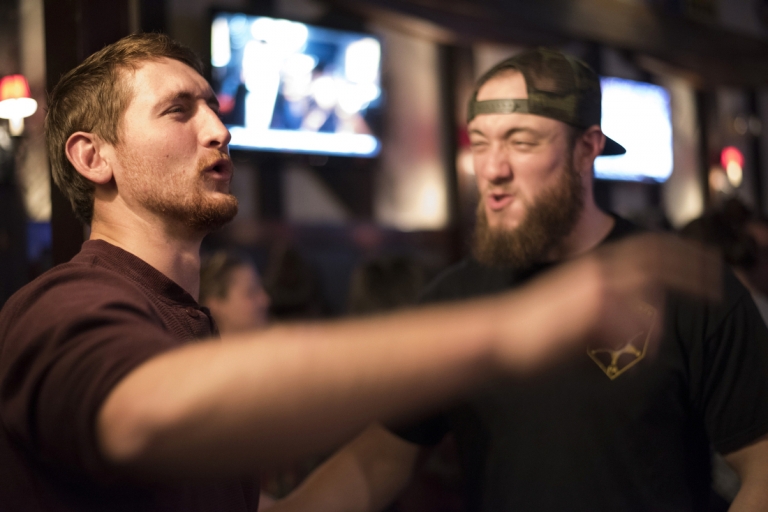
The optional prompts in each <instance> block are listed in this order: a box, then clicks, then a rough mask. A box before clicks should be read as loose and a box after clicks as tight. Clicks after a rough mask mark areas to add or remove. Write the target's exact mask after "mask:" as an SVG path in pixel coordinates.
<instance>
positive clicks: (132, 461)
mask: <svg viewBox="0 0 768 512" xmlns="http://www.w3.org/2000/svg"><path fill="white" fill-rule="evenodd" d="M170 417H171V413H170V412H169V409H166V410H165V411H163V408H161V407H152V405H151V404H150V403H148V400H147V399H146V397H143V398H142V397H140V396H133V397H130V396H125V394H124V393H121V392H120V390H119V388H118V389H117V390H116V391H115V392H113V393H112V394H111V395H110V396H109V397H107V400H105V402H104V404H103V405H102V407H101V410H100V411H99V413H98V416H97V419H96V435H97V441H98V446H99V450H100V452H101V456H102V458H103V459H104V460H105V461H106V462H107V463H109V464H111V465H114V466H116V467H118V468H120V467H122V468H131V467H141V466H142V463H144V462H147V461H149V460H150V458H151V456H152V454H153V453H154V452H155V448H156V446H157V443H158V439H160V438H162V437H163V435H164V434H163V433H164V432H167V431H168V430H169V429H170V426H171V424H172V421H171V419H170Z"/></svg>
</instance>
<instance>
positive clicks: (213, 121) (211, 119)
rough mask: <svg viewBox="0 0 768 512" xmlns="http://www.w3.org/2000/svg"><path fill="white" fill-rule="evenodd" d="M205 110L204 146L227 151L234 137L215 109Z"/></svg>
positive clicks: (207, 108)
mask: <svg viewBox="0 0 768 512" xmlns="http://www.w3.org/2000/svg"><path fill="white" fill-rule="evenodd" d="M204 110H205V116H204V120H203V123H204V130H203V133H202V136H203V141H202V142H203V145H204V146H206V147H211V148H218V149H222V150H226V149H227V146H228V145H229V141H230V140H231V139H232V135H231V134H230V133H229V130H228V129H227V127H226V126H224V123H222V122H221V119H220V118H219V116H218V114H217V113H216V112H215V111H214V110H213V109H211V108H209V107H206V108H205V109H204Z"/></svg>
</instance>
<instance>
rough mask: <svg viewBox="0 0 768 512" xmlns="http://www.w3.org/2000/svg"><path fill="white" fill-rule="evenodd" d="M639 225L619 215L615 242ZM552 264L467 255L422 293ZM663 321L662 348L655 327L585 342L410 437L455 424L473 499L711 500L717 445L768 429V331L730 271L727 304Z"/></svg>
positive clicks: (491, 507)
mask: <svg viewBox="0 0 768 512" xmlns="http://www.w3.org/2000/svg"><path fill="white" fill-rule="evenodd" d="M634 231H637V228H636V227H635V226H633V225H632V224H630V223H629V222H627V221H624V220H622V219H618V218H617V219H616V225H615V227H614V229H613V230H612V232H611V233H610V235H609V236H608V237H607V238H606V241H613V240H616V239H618V238H621V237H623V236H626V235H627V234H630V233H632V232H634ZM544 269H545V267H544V266H542V267H539V268H537V269H533V270H531V271H528V272H526V273H516V272H515V271H513V270H509V269H500V268H489V267H485V266H482V265H480V264H479V263H477V262H475V261H472V260H467V261H465V262H463V263H461V264H459V265H457V266H456V267H454V268H453V269H451V270H449V271H447V272H446V273H445V274H444V275H442V276H441V277H440V278H438V279H437V281H436V282H435V283H433V284H432V285H431V286H430V287H429V288H428V289H427V291H426V293H425V295H424V297H423V301H424V302H439V301H446V300H454V299H464V298H468V297H473V296H479V295H487V294H492V293H495V292H501V291H503V290H507V289H509V288H512V287H514V286H517V285H519V284H521V283H522V282H524V281H526V280H528V279H530V278H531V277H533V276H534V275H536V274H537V273H539V272H540V271H542V270H544ZM654 314H655V313H654V312H653V311H652V310H649V325H650V323H652V322H654V321H658V319H659V317H658V316H654ZM663 318H664V320H663V321H664V329H665V331H664V333H665V334H664V339H663V340H662V342H661V344H660V345H659V347H658V350H657V352H656V353H653V354H652V353H651V352H646V351H645V350H644V349H645V339H646V338H645V336H647V332H644V333H639V334H638V336H637V337H635V338H633V340H632V341H631V343H630V345H629V346H628V347H629V348H628V349H627V350H625V351H624V352H623V353H614V354H611V353H606V352H600V351H592V350H590V349H587V350H586V352H587V353H581V354H576V355H574V356H573V357H570V358H568V359H565V360H564V361H563V362H562V363H558V364H556V365H554V366H553V367H551V368H549V369H547V370H545V371H543V372H542V373H539V374H536V375H534V376H529V377H527V378H522V377H518V378H507V379H503V380H500V381H497V382H494V383H493V384H492V385H489V386H487V387H485V388H483V389H482V390H479V391H478V392H477V393H475V394H473V395H472V396H471V397H469V398H468V399H467V400H465V401H464V402H463V403H462V404H460V405H459V406H457V407H455V408H453V409H452V410H450V411H447V412H445V413H444V414H442V415H437V416H434V417H432V418H429V419H427V420H425V421H423V422H421V423H419V424H417V425H413V426H411V427H409V428H408V429H406V430H401V431H400V432H399V435H401V436H402V437H403V438H405V439H407V440H409V441H411V442H415V443H419V444H433V443H436V442H437V441H438V440H439V439H440V438H441V437H442V436H443V435H444V434H445V433H446V432H447V431H448V430H452V431H453V433H454V435H455V437H456V440H457V444H458V447H459V451H460V457H461V459H462V463H463V466H464V472H465V478H466V485H467V492H468V504H469V508H470V510H483V511H493V512H497V511H502V510H503V511H506V510H520V511H547V510H558V511H560V510H589V511H603V510H605V511H608V510H611V511H614V510H622V511H632V510H638V511H640V510H643V511H646V510H654V511H663V510H670V511H672V510H674V511H683V510H704V509H706V506H707V501H708V499H709V495H710V450H711V446H712V445H714V446H715V448H716V449H717V450H718V451H720V452H722V453H728V452H730V451H733V450H735V449H738V448H740V447H743V446H745V445H746V444H748V443H749V442H751V441H753V440H755V439H757V438H758V437H760V436H761V435H763V434H765V433H766V432H768V330H766V327H765V325H764V323H763V321H762V320H761V318H760V315H759V313H758V311H757V309H756V307H755V305H754V303H753V302H752V299H751V297H750V296H749V294H748V292H747V291H746V290H745V289H744V287H743V286H741V284H740V283H739V282H738V281H737V280H736V279H735V277H733V275H732V274H731V273H730V272H728V273H727V276H726V278H725V296H724V300H723V301H722V302H721V303H718V304H703V303H701V302H698V301H694V300H691V299H687V298H685V297H670V298H669V299H668V301H667V307H666V311H665V314H664V317H663ZM628 341H629V340H628Z"/></svg>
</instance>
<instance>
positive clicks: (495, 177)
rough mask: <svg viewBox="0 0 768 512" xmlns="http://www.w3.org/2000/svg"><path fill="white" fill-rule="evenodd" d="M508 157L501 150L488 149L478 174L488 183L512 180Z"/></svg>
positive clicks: (496, 148)
mask: <svg viewBox="0 0 768 512" xmlns="http://www.w3.org/2000/svg"><path fill="white" fill-rule="evenodd" d="M508 156H509V155H507V152H506V151H504V149H503V148H499V147H494V148H489V149H488V153H487V154H486V155H485V158H484V159H483V160H484V161H483V163H482V165H481V166H480V169H479V170H478V172H479V173H480V175H481V176H482V177H483V178H484V179H486V180H488V181H490V182H499V181H507V180H509V179H510V178H512V166H511V164H510V161H509V158H508Z"/></svg>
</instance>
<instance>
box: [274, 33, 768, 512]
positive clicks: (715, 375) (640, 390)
mask: <svg viewBox="0 0 768 512" xmlns="http://www.w3.org/2000/svg"><path fill="white" fill-rule="evenodd" d="M600 120H601V92H600V82H599V79H598V77H597V75H596V74H595V73H594V72H593V71H592V70H591V69H590V68H589V67H588V66H587V65H586V64H584V63H583V62H581V61H579V60H577V59H575V58H573V57H570V56H567V55H565V54H563V53H561V52H559V51H557V50H550V49H544V48H542V49H537V50H530V51H526V52H523V53H521V54H519V55H517V56H515V57H512V58H510V59H507V60H505V61H502V62H500V63H499V64H497V65H496V66H494V67H493V68H492V69H491V70H489V71H488V72H487V73H485V74H484V75H483V76H482V77H481V78H480V79H479V80H478V82H477V84H476V88H475V91H474V93H473V95H472V98H471V100H470V102H469V112H468V120H467V121H468V131H469V136H470V146H471V151H472V156H473V161H474V169H475V176H476V179H477V185H478V190H479V192H480V201H479V204H478V208H477V223H476V228H475V239H474V246H473V257H472V258H470V259H468V260H466V261H464V262H462V263H460V264H459V265H457V266H456V267H454V268H452V269H450V270H448V271H447V272H445V273H444V274H443V275H442V276H440V277H438V279H437V280H436V281H435V282H433V283H432V284H431V285H430V286H428V287H427V290H426V291H425V293H424V294H423V296H422V299H421V301H422V302H423V303H432V302H446V301H452V300H457V299H466V298H470V297H477V296H481V295H489V294H498V293H500V292H502V291H504V290H508V289H510V288H514V287H518V286H525V285H526V284H527V283H529V282H530V279H531V278H533V277H534V276H537V275H539V274H540V273H541V272H542V271H544V270H547V269H551V268H553V267H554V266H555V265H556V264H557V263H560V262H565V261H569V260H573V259H574V258H577V257H579V256H581V255H584V254H589V253H591V252H593V251H594V250H595V249H596V248H598V247H599V246H601V245H603V244H605V243H607V242H611V241H616V240H619V239H621V238H624V237H626V236H628V235H630V234H633V233H637V232H638V231H639V228H638V227H636V226H634V225H633V224H631V223H629V222H628V221H626V220H624V219H622V218H620V217H618V216H615V215H612V214H610V213H607V212H604V211H601V210H600V209H599V208H598V207H597V205H596V204H595V201H594V197H593V193H592V186H593V179H594V177H593V164H594V160H595V158H597V157H599V156H601V155H616V154H621V153H623V152H624V149H623V148H622V147H621V146H620V145H619V144H618V143H616V142H615V141H613V140H611V139H610V138H608V137H606V136H605V135H604V134H603V132H602V130H601V128H600ZM640 250H641V251H642V249H640ZM724 283H725V285H724V286H725V290H724V291H725V294H724V297H723V301H722V302H721V303H720V304H718V305H717V306H716V307H713V306H712V305H710V304H706V303H704V302H701V301H694V300H689V299H686V298H684V297H674V298H671V299H670V301H669V303H668V304H667V309H666V316H665V317H664V320H663V321H662V320H661V319H660V318H661V316H660V315H661V313H662V310H660V309H659V308H658V307H657V306H649V304H648V303H646V302H643V301H638V302H637V304H636V307H637V308H638V311H643V312H644V314H646V315H647V316H646V319H647V324H645V325H644V326H642V327H640V328H638V329H637V330H636V331H634V332H632V333H631V335H630V336H628V337H627V338H624V339H616V340H615V346H614V348H612V349H607V350H606V349H604V348H599V347H588V348H587V349H586V350H584V351H581V352H580V353H570V354H568V356H567V357H565V356H564V357H563V358H562V359H561V360H559V361H558V363H557V364H555V363H553V364H552V366H551V367H549V368H547V369H546V370H545V371H542V372H537V373H535V374H533V375H515V376H512V377H511V378H503V377H502V378H499V379H494V381H493V383H492V385H488V386H485V387H483V388H482V389H481V390H480V391H479V392H477V393H474V394H472V395H470V396H469V397H468V398H466V399H465V400H463V401H462V402H461V403H460V404H458V405H456V406H455V407H452V408H448V409H445V410H444V411H443V412H441V413H438V414H435V415H433V416H430V417H428V418H426V419H424V420H422V421H419V422H416V423H413V424H410V425H400V426H397V427H396V428H391V430H390V431H388V430H386V429H378V430H376V431H369V432H366V433H364V434H363V435H361V436H360V437H358V438H357V439H356V440H355V441H353V442H352V443H350V444H349V445H347V446H346V447H344V448H343V449H342V450H341V451H340V452H339V453H338V454H337V455H336V456H334V457H332V458H331V459H329V461H328V462H327V463H325V464H324V465H323V466H321V467H320V468H318V470H317V471H316V472H315V473H314V474H313V475H311V476H310V478H309V479H308V480H307V481H306V483H305V484H304V485H302V486H301V487H300V488H299V489H298V490H297V491H296V492H295V493H293V494H292V495H290V496H289V497H288V498H287V499H285V500H284V501H282V502H280V503H278V504H277V505H276V507H275V509H274V510H275V512H277V511H279V512H287V511H312V512H325V511H327V512H330V511H339V510H344V511H360V512H362V511H366V512H372V511H376V510H381V509H382V508H384V507H385V506H386V505H387V504H388V503H390V502H391V501H392V500H393V499H394V498H395V497H396V496H397V495H398V494H399V493H400V492H401V491H402V490H403V489H404V488H405V487H406V486H407V485H408V482H409V480H410V478H411V475H412V474H413V473H414V470H415V468H416V466H417V465H418V461H419V460H420V459H421V458H422V457H423V456H424V453H425V451H426V450H428V449H429V447H430V446H432V445H434V444H435V443H437V442H438V441H439V440H440V439H442V438H443V436H444V435H445V434H446V433H447V432H450V431H452V432H453V433H454V435H455V437H456V441H457V444H458V449H459V453H460V457H461V460H462V465H463V470H464V475H465V479H466V487H467V494H466V498H465V499H466V504H467V507H468V510H472V511H484V512H498V511H502V510H503V511H507V510H516V511H542V510H575V509H578V510H590V511H615V510H676V511H682V510H686V511H701V510H707V509H708V507H709V506H710V498H711V494H712V492H711V489H712V482H711V469H710V468H711V466H710V464H711V457H710V450H711V446H714V447H715V448H716V449H717V450H718V451H719V452H720V453H722V454H723V455H724V457H725V460H726V461H727V462H728V464H730V465H731V466H733V467H734V468H735V469H736V471H737V473H738V474H739V475H740V477H741V479H742V486H741V489H740V491H739V493H738V495H737V496H736V498H735V500H734V502H733V506H732V510H734V511H736V510H741V511H748V510H749V511H757V510H768V437H766V434H767V433H768V330H766V326H765V324H764V322H763V321H762V319H761V318H760V315H759V313H758V311H757V309H756V307H755V304H754V302H753V301H752V299H751V297H750V295H749V293H748V292H747V290H745V289H744V287H743V286H742V285H741V284H740V283H739V282H738V280H737V279H736V278H735V277H734V276H733V275H732V274H731V273H727V274H726V275H725V276H724ZM560 291H561V292H562V293H564V294H565V293H568V291H569V288H568V287H565V288H562V289H561V290H560ZM616 319H617V320H618V318H616ZM502 320H503V319H502V318H499V319H498V321H502ZM546 327H547V325H546V324H544V323H540V324H538V328H541V329H544V328H546ZM655 329H661V330H662V331H663V334H662V336H663V338H662V340H663V341H662V343H661V344H660V345H659V346H658V347H657V349H656V350H655V351H652V350H649V345H648V340H649V335H650V333H651V332H653V331H654V330H655Z"/></svg>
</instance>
